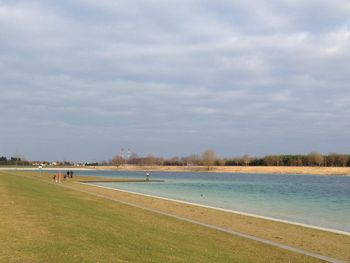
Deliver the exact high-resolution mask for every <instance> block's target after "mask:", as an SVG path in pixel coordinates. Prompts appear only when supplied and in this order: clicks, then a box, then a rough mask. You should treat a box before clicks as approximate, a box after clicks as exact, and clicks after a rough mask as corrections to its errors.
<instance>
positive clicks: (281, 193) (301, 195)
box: [75, 171, 350, 232]
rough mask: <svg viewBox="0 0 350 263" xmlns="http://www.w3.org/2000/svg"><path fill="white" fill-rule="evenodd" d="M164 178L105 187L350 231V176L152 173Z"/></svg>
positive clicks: (135, 174)
mask: <svg viewBox="0 0 350 263" xmlns="http://www.w3.org/2000/svg"><path fill="white" fill-rule="evenodd" d="M75 173H76V174H79V175H84V176H104V177H119V178H145V175H144V172H121V171H76V172H75ZM150 177H151V179H162V180H164V182H160V183H97V184H98V185H100V186H106V187H111V188H115V189H121V190H127V191H133V192H137V193H142V194H149V195H155V196H159V197H165V198H171V199H177V200H181V201H186V202H193V203H197V204H201V205H208V206H213V207H218V208H224V209H230V210H236V211H241V212H246V213H252V214H256V215H261V216H266V217H272V218H276V219H281V220H288V221H293V222H297V223H302V224H309V225H314V226H318V227H325V228H331V229H335V230H341V231H346V232H350V177H346V176H318V175H274V174H229V173H167V172H152V173H151V176H150Z"/></svg>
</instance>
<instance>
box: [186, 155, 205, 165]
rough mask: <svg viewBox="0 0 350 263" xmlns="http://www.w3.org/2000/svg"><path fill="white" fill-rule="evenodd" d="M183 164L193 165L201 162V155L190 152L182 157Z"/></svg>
mask: <svg viewBox="0 0 350 263" xmlns="http://www.w3.org/2000/svg"><path fill="white" fill-rule="evenodd" d="M184 162H185V165H188V166H193V165H199V164H200V162H201V157H200V156H199V155H197V154H190V155H189V156H186V157H185V158H184Z"/></svg>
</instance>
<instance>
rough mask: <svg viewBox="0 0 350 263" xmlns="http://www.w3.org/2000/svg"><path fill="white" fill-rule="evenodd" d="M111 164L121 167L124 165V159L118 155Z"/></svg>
mask: <svg viewBox="0 0 350 263" xmlns="http://www.w3.org/2000/svg"><path fill="white" fill-rule="evenodd" d="M111 163H112V165H115V166H117V167H119V166H120V165H123V164H124V159H123V157H121V156H120V155H116V156H114V157H113V158H112V160H111Z"/></svg>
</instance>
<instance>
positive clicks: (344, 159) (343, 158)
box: [336, 154, 349, 167]
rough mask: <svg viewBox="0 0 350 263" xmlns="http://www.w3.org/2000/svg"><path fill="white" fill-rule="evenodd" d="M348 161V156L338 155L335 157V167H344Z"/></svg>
mask: <svg viewBox="0 0 350 263" xmlns="http://www.w3.org/2000/svg"><path fill="white" fill-rule="evenodd" d="M348 160H349V156H348V155H345V154H338V155H337V156H336V165H337V166H341V167H344V166H346V165H347V163H348Z"/></svg>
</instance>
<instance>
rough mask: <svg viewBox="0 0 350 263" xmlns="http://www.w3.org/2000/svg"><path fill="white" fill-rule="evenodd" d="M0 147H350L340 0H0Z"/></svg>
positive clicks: (83, 154)
mask: <svg viewBox="0 0 350 263" xmlns="http://www.w3.org/2000/svg"><path fill="white" fill-rule="evenodd" d="M0 92H1V93H0V111H1V123H0V138H1V139H0V155H7V156H9V155H12V154H14V153H16V152H17V153H19V154H21V155H25V157H26V158H27V159H31V160H34V159H47V160H63V159H69V160H86V161H93V160H98V161H99V160H108V159H110V158H111V157H112V156H113V155H116V154H118V153H119V152H120V149H121V148H128V147H130V148H131V149H132V150H133V151H135V152H137V153H138V154H139V155H145V154H155V155H158V156H159V155H163V156H166V157H171V156H174V155H179V156H184V155H187V154H191V153H200V152H202V151H203V150H205V149H207V148H212V149H214V150H215V151H216V152H217V153H218V154H219V155H220V156H222V157H231V156H237V155H243V154H249V155H255V156H260V155H265V154H272V153H308V152H310V151H319V152H323V153H329V152H331V151H336V152H343V153H349V149H350V2H349V1H348V0H332V1H329V0H317V1H316V0H308V1H305V0H282V1H281V0H269V1H267V0H266V1H264V0H246V1H238V0H218V1H209V0H176V1H175V0H174V1H172V0H121V1H120V0H98V1H97V0H84V1H83V0H60V1H58V0H56V1H53V0H42V1H40V0H38V1H32V0H23V1H16V0H0Z"/></svg>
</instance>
